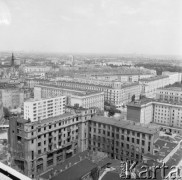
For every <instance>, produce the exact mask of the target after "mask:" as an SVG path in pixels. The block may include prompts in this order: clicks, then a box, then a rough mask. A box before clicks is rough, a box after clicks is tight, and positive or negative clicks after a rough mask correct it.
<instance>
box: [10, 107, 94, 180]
mask: <svg viewBox="0 0 182 180" xmlns="http://www.w3.org/2000/svg"><path fill="white" fill-rule="evenodd" d="M95 113H96V110H95V109H84V108H77V109H72V110H71V111H70V112H67V113H64V114H62V115H59V116H55V117H50V118H47V119H43V120H42V121H33V122H31V121H28V120H25V119H23V118H21V117H19V116H13V117H11V120H10V126H9V133H8V141H9V152H10V154H11V157H12V167H17V168H18V169H20V170H21V171H22V172H23V173H24V174H25V175H27V176H29V177H31V178H35V177H37V176H38V175H41V174H42V173H44V172H45V171H48V170H50V169H51V168H53V167H54V166H56V165H57V164H58V163H61V162H63V161H64V160H65V159H67V158H69V157H72V156H74V155H75V154H76V153H78V152H83V151H85V150H86V149H87V147H88V122H87V120H89V119H91V118H92V117H93V116H94V114H95Z"/></svg>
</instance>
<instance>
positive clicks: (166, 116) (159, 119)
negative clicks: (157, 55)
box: [153, 101, 182, 128]
mask: <svg viewBox="0 0 182 180" xmlns="http://www.w3.org/2000/svg"><path fill="white" fill-rule="evenodd" d="M153 122H155V123H158V124H164V125H166V126H172V127H180V128H182V104H181V103H180V104H178V103H171V102H165V101H155V102H154V119H153Z"/></svg>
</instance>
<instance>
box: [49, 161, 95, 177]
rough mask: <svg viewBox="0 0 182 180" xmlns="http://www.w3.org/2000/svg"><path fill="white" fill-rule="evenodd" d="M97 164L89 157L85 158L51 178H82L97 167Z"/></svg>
mask: <svg viewBox="0 0 182 180" xmlns="http://www.w3.org/2000/svg"><path fill="white" fill-rule="evenodd" d="M96 167H97V165H96V164H95V163H93V162H91V161H90V160H88V159H84V160H82V161H80V162H79V163H77V164H76V165H73V166H72V167H70V168H68V169H67V170H66V171H63V172H62V173H60V174H58V175H57V176H55V177H53V178H52V179H51V180H60V179H61V180H80V178H81V177H83V176H84V175H86V174H87V173H89V172H91V170H92V169H94V168H96Z"/></svg>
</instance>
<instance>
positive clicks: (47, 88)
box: [34, 85, 104, 110]
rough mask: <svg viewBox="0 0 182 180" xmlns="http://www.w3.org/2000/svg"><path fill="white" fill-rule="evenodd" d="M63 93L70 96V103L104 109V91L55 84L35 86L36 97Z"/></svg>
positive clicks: (68, 99) (68, 101)
mask: <svg viewBox="0 0 182 180" xmlns="http://www.w3.org/2000/svg"><path fill="white" fill-rule="evenodd" d="M61 95H64V96H67V97H68V98H67V104H68V105H71V106H74V105H77V106H80V107H83V108H91V107H96V108H99V109H100V110H104V92H97V91H91V90H87V91H85V90H84V91H83V90H77V89H71V88H69V87H61V86H55V85H37V86H35V87H34V97H35V98H48V97H57V96H61Z"/></svg>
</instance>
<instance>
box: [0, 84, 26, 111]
mask: <svg viewBox="0 0 182 180" xmlns="http://www.w3.org/2000/svg"><path fill="white" fill-rule="evenodd" d="M0 91H1V93H2V102H3V107H6V108H8V109H16V108H18V107H21V106H22V105H23V102H24V91H23V90H21V89H19V88H12V87H11V88H10V87H8V88H1V89H0Z"/></svg>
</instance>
